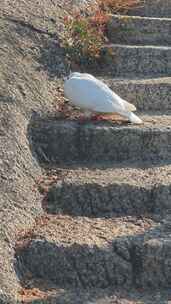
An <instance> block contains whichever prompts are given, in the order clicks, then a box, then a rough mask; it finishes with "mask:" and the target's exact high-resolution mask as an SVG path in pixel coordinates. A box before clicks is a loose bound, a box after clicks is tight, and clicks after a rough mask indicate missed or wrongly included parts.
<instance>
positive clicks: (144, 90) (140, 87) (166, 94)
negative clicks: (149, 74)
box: [101, 77, 171, 112]
mask: <svg viewBox="0 0 171 304" xmlns="http://www.w3.org/2000/svg"><path fill="white" fill-rule="evenodd" d="M101 80H102V81H104V82H105V83H106V84H107V85H108V86H109V87H110V88H111V89H112V90H113V91H114V92H116V93H117V94H118V95H120V96H121V97H122V98H124V99H125V100H127V101H129V102H131V103H133V104H134V105H135V106H136V107H137V110H138V111H142V112H143V111H161V110H162V111H168V110H171V94H170V92H171V77H170V78H156V79H132V80H129V79H120V80H118V79H114V78H105V79H101Z"/></svg>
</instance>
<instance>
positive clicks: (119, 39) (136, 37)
mask: <svg viewBox="0 0 171 304" xmlns="http://www.w3.org/2000/svg"><path fill="white" fill-rule="evenodd" d="M170 5H171V4H170ZM108 34H109V38H110V41H111V42H113V43H123V44H140V45H143V44H147V45H171V19H166V18H165V19H164V18H158V19H156V18H147V17H138V16H137V17H132V16H131V17H129V16H117V15H114V16H112V17H111V20H110V22H109V25H108Z"/></svg>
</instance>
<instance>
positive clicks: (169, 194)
mask: <svg viewBox="0 0 171 304" xmlns="http://www.w3.org/2000/svg"><path fill="white" fill-rule="evenodd" d="M123 182H124V181H123ZM170 201H171V185H170V186H164V185H161V186H160V185H158V186H154V187H152V188H151V189H148V188H145V187H141V185H140V186H133V185H129V184H126V183H121V184H117V183H116V184H115V183H114V184H112V185H108V186H102V185H100V184H96V183H93V182H92V183H86V184H75V185H74V183H73V182H72V184H69V183H65V182H64V183H62V184H61V183H59V184H57V185H56V186H54V187H52V189H50V191H49V193H48V196H47V201H46V204H45V205H44V209H45V211H46V212H48V213H52V214H57V213H63V214H69V215H74V216H88V217H104V216H109V217H110V216H113V215H115V216H126V215H143V214H147V213H160V215H161V216H162V213H164V212H167V211H168V210H171V206H170V203H169V202H170Z"/></svg>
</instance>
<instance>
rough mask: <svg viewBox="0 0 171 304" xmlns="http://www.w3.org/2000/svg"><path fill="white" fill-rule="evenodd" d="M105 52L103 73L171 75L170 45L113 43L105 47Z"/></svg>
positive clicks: (114, 74)
mask: <svg viewBox="0 0 171 304" xmlns="http://www.w3.org/2000/svg"><path fill="white" fill-rule="evenodd" d="M109 49H110V51H108V50H109ZM103 52H104V57H103V60H104V64H103V65H102V66H103V73H104V71H105V72H106V73H110V74H112V75H113V76H114V77H128V78H129V77H135V76H138V77H140V76H141V77H143V76H146V77H148V78H151V77H153V78H154V77H156V76H158V77H159V76H164V77H165V76H171V47H169V46H153V45H143V46H138V45H123V44H111V45H107V46H106V47H104V50H103ZM109 52H110V54H111V53H112V55H109Z"/></svg>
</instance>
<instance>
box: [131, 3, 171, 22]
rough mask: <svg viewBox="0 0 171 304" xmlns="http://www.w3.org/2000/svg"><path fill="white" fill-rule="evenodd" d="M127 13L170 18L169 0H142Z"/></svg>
mask: <svg viewBox="0 0 171 304" xmlns="http://www.w3.org/2000/svg"><path fill="white" fill-rule="evenodd" d="M129 14H131V15H138V16H147V17H150V16H151V17H161V18H163V17H168V18H171V0H142V1H141V2H140V4H139V5H138V7H137V8H134V9H131V10H130V12H129Z"/></svg>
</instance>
